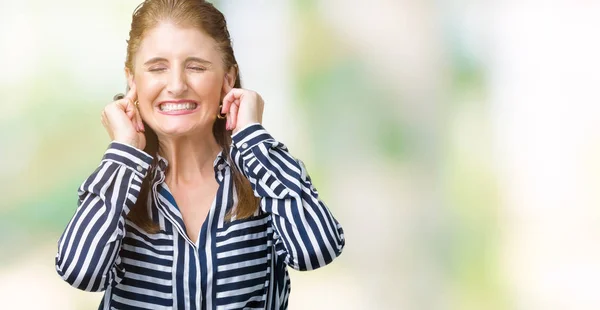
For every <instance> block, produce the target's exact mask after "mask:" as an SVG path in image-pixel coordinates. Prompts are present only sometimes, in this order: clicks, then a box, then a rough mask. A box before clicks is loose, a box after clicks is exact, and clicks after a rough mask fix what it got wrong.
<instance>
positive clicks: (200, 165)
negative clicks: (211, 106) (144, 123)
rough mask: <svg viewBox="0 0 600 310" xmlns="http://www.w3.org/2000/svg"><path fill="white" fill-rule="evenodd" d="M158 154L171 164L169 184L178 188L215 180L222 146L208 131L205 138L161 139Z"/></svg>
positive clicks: (168, 172)
mask: <svg viewBox="0 0 600 310" xmlns="http://www.w3.org/2000/svg"><path fill="white" fill-rule="evenodd" d="M158 152H159V154H160V155H161V156H163V157H164V158H165V159H166V160H167V161H168V162H169V168H168V171H167V174H166V181H167V184H169V186H178V185H188V184H192V183H197V182H198V181H201V180H202V179H205V178H207V177H209V178H214V169H213V163H214V160H215V158H216V157H217V155H218V154H219V152H221V146H220V145H219V144H218V143H217V140H216V139H215V137H214V135H213V133H212V131H208V133H207V134H206V135H204V136H198V135H197V134H195V135H189V136H188V135H186V136H180V137H166V136H164V137H159V151H158Z"/></svg>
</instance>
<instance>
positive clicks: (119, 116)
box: [101, 84, 146, 150]
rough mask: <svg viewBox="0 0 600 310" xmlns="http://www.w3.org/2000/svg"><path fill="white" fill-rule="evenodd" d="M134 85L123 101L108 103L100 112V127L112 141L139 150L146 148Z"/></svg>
mask: <svg viewBox="0 0 600 310" xmlns="http://www.w3.org/2000/svg"><path fill="white" fill-rule="evenodd" d="M136 98H137V93H136V87H135V84H133V85H132V87H131V89H129V92H128V93H127V95H125V97H124V98H123V99H119V100H117V101H114V102H112V103H109V104H108V105H106V107H104V110H103V111H102V116H101V120H102V125H103V126H104V128H105V129H106V131H107V132H108V135H109V136H110V138H111V139H112V140H113V141H117V142H121V143H125V144H129V145H131V146H133V147H136V148H138V149H140V150H143V149H144V147H146V136H144V123H142V117H141V116H140V112H139V111H138V109H137V107H136V106H135V105H134V104H133V103H134V102H135V100H136Z"/></svg>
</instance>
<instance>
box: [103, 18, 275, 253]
mask: <svg viewBox="0 0 600 310" xmlns="http://www.w3.org/2000/svg"><path fill="white" fill-rule="evenodd" d="M222 59H223V57H222V54H221V52H220V51H219V49H218V48H217V44H216V42H215V41H214V40H213V39H212V38H211V37H210V36H208V35H207V34H205V33H204V32H202V31H200V30H198V29H195V28H182V27H179V26H177V25H174V24H172V23H169V22H163V23H160V24H159V25H157V26H156V27H155V28H153V29H151V30H149V31H148V32H147V33H146V35H145V37H144V38H143V39H142V42H141V44H140V47H139V49H138V51H137V53H136V55H135V56H134V60H133V62H134V63H133V70H129V69H127V68H126V69H125V74H126V77H127V81H128V84H129V87H130V91H129V92H128V93H127V95H126V96H125V98H123V99H121V100H117V101H115V102H112V103H110V104H108V105H107V106H106V107H105V108H104V110H103V112H102V117H101V119H102V124H103V125H104V127H105V129H106V131H107V132H108V134H109V136H110V138H111V139H112V140H114V141H117V142H121V143H125V144H129V145H131V146H133V147H136V148H138V149H140V150H142V149H144V147H145V145H146V141H145V137H144V133H143V131H144V125H143V123H142V119H143V120H144V122H145V123H146V124H147V125H148V126H150V127H151V128H152V129H153V130H154V132H156V134H157V136H158V140H159V154H160V155H161V156H163V157H165V158H166V159H167V160H168V162H169V169H168V171H167V174H166V178H165V182H166V183H167V186H168V187H169V189H170V191H171V193H172V194H173V196H174V198H175V200H176V202H177V205H178V207H179V209H180V211H181V213H182V216H183V220H184V223H185V225H186V230H187V233H188V236H189V237H190V239H191V240H193V241H195V240H196V239H197V238H198V234H199V231H200V228H201V227H202V223H203V222H204V220H205V218H206V215H207V214H208V211H209V210H210V207H211V204H212V203H213V202H214V197H215V194H216V192H217V189H218V184H217V183H216V180H215V177H214V170H213V166H212V164H213V162H214V160H215V158H216V156H217V154H218V153H219V152H220V151H221V148H220V146H219V145H218V143H217V141H216V140H215V138H214V136H213V134H212V126H213V123H214V122H215V120H216V118H217V114H218V113H219V111H218V110H219V103H220V101H221V100H222V102H223V108H222V111H220V112H221V113H223V114H227V129H230V130H232V132H233V134H235V133H237V132H238V131H239V130H241V129H243V128H244V127H246V126H247V125H249V124H252V123H261V122H262V113H263V108H264V102H263V100H262V98H261V97H260V95H259V94H257V93H256V92H254V91H251V90H247V89H241V88H233V85H234V83H235V76H236V74H235V73H236V71H235V70H236V69H235V67H232V68H225V65H224V64H223V61H222ZM136 100H137V101H138V106H137V107H136V106H135V105H134V102H135V101H136ZM172 100H186V101H190V102H194V103H196V104H197V107H196V108H195V109H194V110H193V111H192V112H191V113H187V114H180V115H169V114H165V112H164V111H160V109H159V106H160V104H161V103H163V102H165V101H172Z"/></svg>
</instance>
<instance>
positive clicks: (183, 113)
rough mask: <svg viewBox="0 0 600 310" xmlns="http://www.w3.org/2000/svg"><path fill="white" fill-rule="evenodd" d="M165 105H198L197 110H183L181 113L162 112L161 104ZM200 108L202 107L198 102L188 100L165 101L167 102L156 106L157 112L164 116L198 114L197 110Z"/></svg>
mask: <svg viewBox="0 0 600 310" xmlns="http://www.w3.org/2000/svg"><path fill="white" fill-rule="evenodd" d="M164 103H195V104H196V108H195V109H193V110H181V111H161V110H160V108H159V106H160V105H161V104H164ZM198 107H200V105H199V104H198V102H197V101H194V100H186V99H180V100H165V101H161V102H159V103H158V104H156V110H157V111H158V113H160V114H164V115H186V114H191V113H194V112H196V110H198Z"/></svg>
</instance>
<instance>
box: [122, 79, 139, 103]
mask: <svg viewBox="0 0 600 310" xmlns="http://www.w3.org/2000/svg"><path fill="white" fill-rule="evenodd" d="M125 98H126V99H129V100H130V101H131V103H134V102H135V101H136V100H137V87H136V86H135V82H132V83H131V88H130V89H129V91H128V92H127V94H126V95H125Z"/></svg>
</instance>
